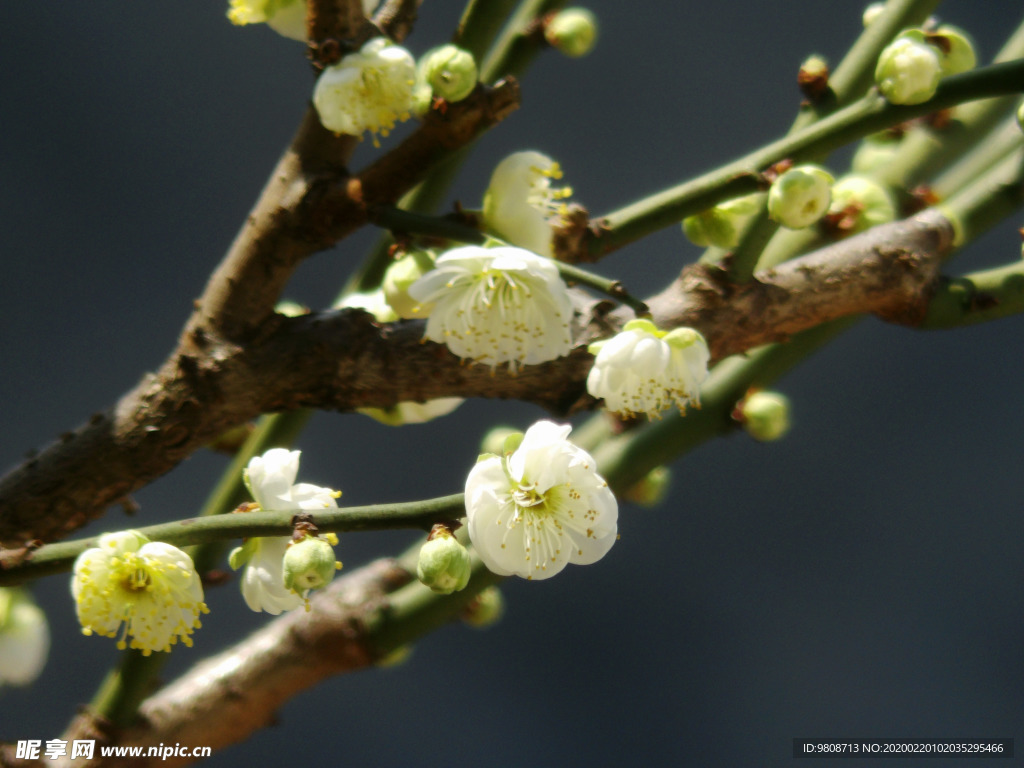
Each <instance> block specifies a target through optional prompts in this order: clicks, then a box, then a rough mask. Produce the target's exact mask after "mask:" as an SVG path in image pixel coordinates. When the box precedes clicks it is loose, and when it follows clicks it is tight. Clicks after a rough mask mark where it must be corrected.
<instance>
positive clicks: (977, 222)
mask: <svg viewBox="0 0 1024 768" xmlns="http://www.w3.org/2000/svg"><path fill="white" fill-rule="evenodd" d="M1021 203H1024V147H1021V148H1019V149H1018V150H1016V151H1015V152H1013V153H1011V154H1010V155H1008V156H1007V157H1006V158H1004V159H1003V160H1002V161H1001V162H1000V163H998V164H997V165H995V166H993V167H992V168H991V169H990V170H989V171H988V172H987V173H985V174H984V175H982V176H980V177H979V178H977V179H975V180H974V181H972V182H971V183H970V184H968V185H966V186H964V187H963V188H961V189H959V190H957V191H956V192H955V193H954V194H953V195H951V196H950V197H949V198H948V199H946V200H945V201H943V202H942V203H941V204H940V205H938V206H937V208H938V209H939V210H940V211H942V212H943V214H945V215H946V217H947V218H949V219H950V221H952V222H953V224H954V227H955V228H956V246H957V247H961V246H963V245H964V244H965V243H968V242H970V241H971V240H974V239H975V238H977V237H978V236H979V235H981V234H982V233H983V232H986V231H987V230H988V229H990V228H991V227H993V226H994V225H995V224H997V223H998V222H999V221H1000V220H1002V219H1003V218H1005V217H1006V216H1009V215H1010V214H1011V213H1013V212H1014V211H1016V210H1017V209H1018V208H1019V207H1020V206H1021Z"/></svg>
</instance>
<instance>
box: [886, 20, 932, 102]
mask: <svg viewBox="0 0 1024 768" xmlns="http://www.w3.org/2000/svg"><path fill="white" fill-rule="evenodd" d="M942 74H943V72H942V61H941V59H940V55H939V50H938V48H936V47H935V46H933V45H929V44H928V42H926V39H925V33H924V32H922V31H921V30H919V29H908V30H906V31H905V32H902V33H900V35H899V36H898V37H897V38H896V39H895V40H893V41H892V42H891V43H890V44H889V45H888V47H886V48H885V50H883V51H882V54H881V55H880V56H879V57H878V66H877V67H875V83H876V84H877V85H878V89H879V90H880V91H881V92H882V95H883V96H885V98H886V99H888V100H889V101H890V102H892V103H893V104H920V103H921V102H923V101H928V99H930V98H931V97H932V96H934V95H935V89H936V88H938V86H939V80H941V79H942Z"/></svg>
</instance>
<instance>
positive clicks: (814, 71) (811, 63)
mask: <svg viewBox="0 0 1024 768" xmlns="http://www.w3.org/2000/svg"><path fill="white" fill-rule="evenodd" d="M828 76H829V71H828V62H826V61H825V59H823V58H822V57H821V56H811V57H809V58H808V59H807V60H806V61H804V63H803V64H801V65H800V71H799V72H798V73H797V76H796V82H797V85H798V86H800V93H802V94H803V95H804V96H806V97H807V98H808V99H810V100H811V101H817V100H818V99H820V98H821V97H822V96H824V95H825V93H826V92H827V91H828Z"/></svg>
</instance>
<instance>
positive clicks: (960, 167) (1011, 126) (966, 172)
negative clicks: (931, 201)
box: [932, 117, 1024, 200]
mask: <svg viewBox="0 0 1024 768" xmlns="http://www.w3.org/2000/svg"><path fill="white" fill-rule="evenodd" d="M1022 145H1024V134H1022V133H1021V129H1020V126H1019V125H1018V124H1017V120H1016V118H1014V117H1010V118H1009V119H1007V120H1005V121H1004V123H1003V125H1002V126H1001V127H1000V128H998V129H996V130H994V131H993V132H992V135H991V136H989V137H987V138H986V139H985V141H984V142H983V143H981V144H979V145H978V146H977V147H975V148H974V149H973V150H972V151H971V152H969V153H968V154H966V155H965V156H964V157H962V158H961V159H960V160H959V161H958V162H957V163H956V164H955V165H952V166H950V167H949V168H947V169H946V170H945V171H943V172H942V175H941V176H939V177H938V178H937V179H936V180H935V181H934V182H933V183H932V191H933V192H934V193H935V194H936V195H938V196H939V199H940V200H941V199H945V198H947V197H950V196H951V195H954V194H955V193H956V192H957V190H959V189H962V188H963V187H965V186H967V185H969V184H970V183H972V182H973V181H974V180H975V179H977V178H978V177H979V176H981V175H982V174H984V173H987V172H988V171H989V170H991V169H992V168H993V167H994V166H995V165H996V163H998V162H999V161H1001V160H1003V159H1004V158H1005V157H1006V156H1007V155H1009V154H1010V153H1011V152H1013V151H1014V150H1017V149H1019V148H1020V147H1021V146H1022Z"/></svg>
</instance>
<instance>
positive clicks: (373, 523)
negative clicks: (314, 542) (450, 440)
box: [0, 493, 465, 584]
mask: <svg viewBox="0 0 1024 768" xmlns="http://www.w3.org/2000/svg"><path fill="white" fill-rule="evenodd" d="M295 514H296V513H295V511H294V510H293V511H288V512H275V511H268V510H259V511H254V512H246V513H245V514H238V515H212V516H209V517H193V518H189V519H188V520H178V521H176V522H173V523H161V524H159V525H150V526H146V527H145V528H138V529H136V530H138V531H139V533H141V534H143V535H144V536H146V537H148V538H149V539H151V540H152V541H163V542H166V543H168V544H174V545H175V546H184V545H186V544H205V543H207V542H211V541H219V540H222V539H239V538H247V537H250V536H288V535H290V534H291V532H292V523H291V520H292V517H293V516H294V515H295ZM310 515H311V517H312V519H313V522H314V523H315V524H316V526H317V528H319V529H320V530H321V531H322V532H328V531H334V532H339V531H380V530H393V529H401V528H413V529H417V528H418V529H423V530H428V531H429V530H430V527H431V526H432V525H433V524H434V523H436V522H438V521H440V520H450V519H454V518H459V517H463V516H464V515H465V505H464V502H463V494H461V493H456V494H453V495H451V496H441V497H438V498H436V499H426V500H424V501H412V502H404V503H396V504H373V505H370V506H363V507H347V508H343V509H336V510H330V511H323V512H321V511H316V512H311V513H310ZM97 541H99V537H97V536H91V537H89V538H86V539H75V540H74V541H60V542H57V543H55V544H47V545H46V546H43V547H40V548H39V549H38V550H36V551H35V552H33V554H32V558H31V559H30V560H28V561H26V562H25V563H23V564H22V565H19V566H16V567H13V568H10V569H7V570H4V571H2V572H0V584H10V583H15V582H19V581H22V580H25V579H33V578H37V577H39V576H46V575H49V574H51V573H60V572H63V571H68V570H70V569H71V565H72V563H74V560H75V558H76V557H78V555H80V554H81V553H82V552H84V551H85V550H86V549H88V548H89V547H93V546H96V543H97Z"/></svg>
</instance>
